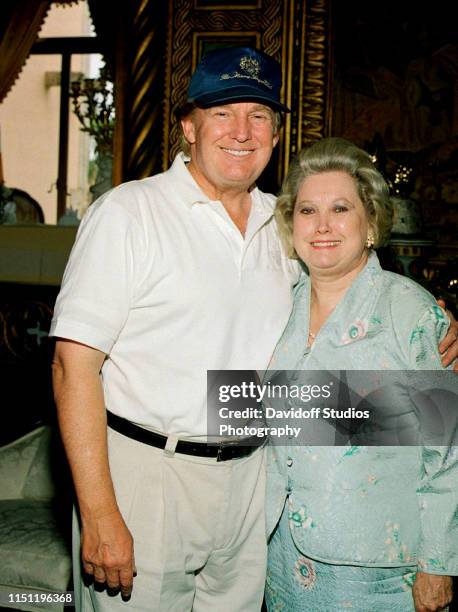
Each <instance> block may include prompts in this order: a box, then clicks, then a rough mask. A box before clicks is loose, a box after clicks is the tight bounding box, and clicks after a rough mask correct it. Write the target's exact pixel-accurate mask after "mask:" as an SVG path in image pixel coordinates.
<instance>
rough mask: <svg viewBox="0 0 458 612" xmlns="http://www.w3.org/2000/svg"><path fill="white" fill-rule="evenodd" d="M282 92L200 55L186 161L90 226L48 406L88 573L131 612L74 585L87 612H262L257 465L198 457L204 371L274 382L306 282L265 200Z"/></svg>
mask: <svg viewBox="0 0 458 612" xmlns="http://www.w3.org/2000/svg"><path fill="white" fill-rule="evenodd" d="M280 88H281V74H280V67H279V65H278V64H277V62H275V61H274V60H273V59H272V58H271V57H269V56H267V55H265V54H263V53H261V52H260V51H257V50H254V49H251V48H243V47H242V48H230V49H221V50H217V51H214V52H212V53H210V54H208V55H207V56H206V57H205V58H204V59H203V60H202V61H201V63H200V64H199V66H198V67H197V69H196V71H195V73H194V75H193V78H192V80H191V83H190V86H189V91H188V102H189V103H190V106H189V107H188V109H187V111H186V112H185V113H184V116H183V117H182V128H183V134H184V137H185V139H186V141H187V144H188V147H189V153H190V159H189V160H188V159H187V158H185V157H184V156H183V155H182V154H181V155H179V156H178V157H177V158H176V159H175V161H174V163H173V165H172V167H171V168H170V169H169V170H168V171H167V172H165V173H163V174H161V175H158V176H155V177H152V178H149V179H145V180H142V181H136V182H132V183H128V184H125V185H121V186H119V187H118V188H116V189H114V190H112V191H111V192H109V193H108V194H106V195H105V196H103V197H102V198H101V199H100V200H99V201H98V202H97V203H96V204H94V205H93V206H92V207H91V209H90V210H89V212H88V214H87V215H86V217H85V219H84V220H83V222H82V224H81V227H80V230H79V233H78V238H77V241H76V244H75V247H74V249H73V251H72V254H71V257H70V260H69V263H68V266H67V270H66V273H65V276H64V281H63V286H62V290H61V293H60V294H59V298H58V300H57V303H56V308H55V316H54V319H53V323H52V328H51V333H52V334H53V335H55V336H57V337H58V341H57V344H56V354H55V360H54V364H53V370H54V387H55V397H56V403H57V407H58V416H59V422H60V427H61V432H62V438H63V441H64V445H65V448H66V451H67V454H68V458H69V462H70V466H71V469H72V474H73V478H74V483H75V488H76V493H77V497H78V506H79V520H80V525H81V556H82V563H83V569H84V571H85V572H86V573H87V574H90V575H92V576H93V577H94V580H95V582H96V584H99V585H104V584H106V585H107V587H108V588H109V589H112V590H114V591H115V592H116V590H119V589H120V591H121V594H122V595H123V596H124V599H126V598H128V597H129V595H131V598H130V600H129V602H128V603H126V602H124V601H123V600H122V599H121V597H120V596H119V595H117V596H114V597H110V596H109V595H108V594H107V592H106V591H103V590H100V589H95V588H93V587H92V586H90V587H86V586H84V585H83V583H82V582H81V581H80V580H79V578H78V576H76V577H75V591H76V595H77V608H78V609H81V610H103V611H105V610H107V611H110V612H111V611H116V610H120V609H130V610H136V611H137V610H138V611H140V610H145V611H146V610H149V611H151V610H170V611H177V612H178V611H179V612H183V611H185V610H191V608H192V609H193V610H195V611H196V612H199V611H205V612H207V611H208V610H218V611H219V610H230V611H231V612H236V611H238V610H240V611H244V612H250V611H253V612H255V611H258V610H259V609H260V607H261V602H262V595H263V589H264V577H265V563H266V542H265V533H264V516H263V497H264V471H263V450H262V448H256V447H253V446H248V445H247V444H244V443H243V441H242V442H239V443H238V444H237V443H235V444H231V445H227V444H224V443H222V444H221V445H220V446H219V447H215V446H214V445H209V444H207V443H206V372H207V370H211V369H213V370H218V369H221V370H223V369H249V370H252V369H260V370H262V369H265V368H266V366H267V364H268V361H269V358H270V355H271V353H272V351H273V348H274V346H275V344H276V341H277V340H278V338H279V336H280V334H281V332H282V330H283V327H284V326H285V324H286V321H287V319H288V315H289V312H290V308H291V303H292V301H291V289H292V286H293V285H294V283H295V282H296V280H297V269H296V267H295V266H294V265H293V264H292V263H291V262H290V261H289V260H287V259H286V258H285V256H284V255H283V253H282V251H281V249H280V244H279V241H278V238H277V235H276V229H275V226H274V221H273V217H272V214H273V207H274V198H273V196H269V195H266V194H263V193H262V192H260V191H259V190H258V189H257V188H256V187H255V181H256V179H257V178H258V177H259V175H260V174H261V172H262V171H263V169H264V168H265V167H266V165H267V163H268V161H269V159H270V156H271V154H272V150H273V148H274V146H275V145H276V144H277V141H278V129H279V118H278V113H279V112H287V111H288V109H287V108H286V107H285V106H283V105H282V104H281V102H280V97H279V94H280ZM107 419H108V430H107ZM107 431H108V433H107ZM75 535H76V537H75V553H76V554H75V558H74V566H75V570H76V573H78V570H79V566H80V561H79V541H78V534H77V533H76V534H75ZM134 577H135V578H134ZM133 584H134V586H133V588H132V585H133Z"/></svg>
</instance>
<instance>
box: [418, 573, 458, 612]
mask: <svg viewBox="0 0 458 612" xmlns="http://www.w3.org/2000/svg"><path fill="white" fill-rule="evenodd" d="M412 595H413V601H414V604H415V612H436V611H438V610H443V609H444V608H445V607H446V606H447V605H448V604H449V603H450V602H451V601H452V596H453V587H452V579H451V577H450V576H436V575H434V574H425V573H423V572H418V573H417V575H416V577H415V583H414V585H413V589H412Z"/></svg>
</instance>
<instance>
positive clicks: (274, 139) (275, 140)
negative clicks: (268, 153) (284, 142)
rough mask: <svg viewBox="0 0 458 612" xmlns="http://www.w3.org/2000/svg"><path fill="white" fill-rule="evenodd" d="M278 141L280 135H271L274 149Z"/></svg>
mask: <svg viewBox="0 0 458 612" xmlns="http://www.w3.org/2000/svg"><path fill="white" fill-rule="evenodd" d="M279 140H280V134H279V133H278V131H277V133H276V134H274V135H273V139H272V142H273V146H274V148H275V147H276V146H277V143H278V141H279Z"/></svg>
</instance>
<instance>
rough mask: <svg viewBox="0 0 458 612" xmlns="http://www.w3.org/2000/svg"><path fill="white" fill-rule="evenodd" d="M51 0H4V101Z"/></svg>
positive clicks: (0, 21) (0, 95)
mask: <svg viewBox="0 0 458 612" xmlns="http://www.w3.org/2000/svg"><path fill="white" fill-rule="evenodd" d="M50 5H51V0H3V2H2V3H1V5H0V58H1V59H0V102H2V101H3V99H4V98H5V96H6V95H7V93H8V92H9V90H10V89H11V87H12V86H13V84H14V81H15V80H16V79H17V77H18V75H19V73H20V72H21V70H22V67H23V65H24V63H25V61H26V59H27V57H28V55H29V53H30V49H31V47H32V45H33V43H34V42H35V39H36V38H37V35H38V32H39V30H40V28H41V26H42V24H43V21H44V19H45V17H46V13H47V12H48V9H49V7H50Z"/></svg>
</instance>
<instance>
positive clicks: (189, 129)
mask: <svg viewBox="0 0 458 612" xmlns="http://www.w3.org/2000/svg"><path fill="white" fill-rule="evenodd" d="M181 128H182V130H183V134H184V137H185V138H186V140H187V141H188V143H189V144H190V145H192V144H194V143H195V142H196V127H195V125H194V120H193V116H192V113H190V114H189V115H187V116H186V117H183V119H181Z"/></svg>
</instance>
